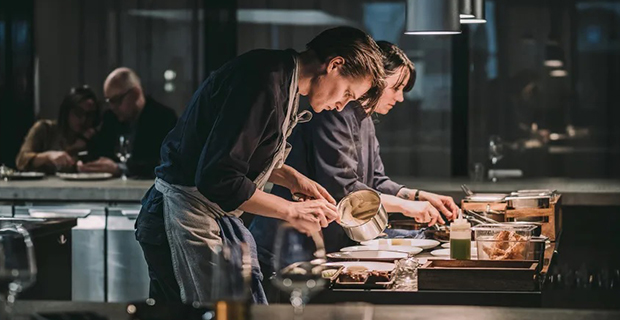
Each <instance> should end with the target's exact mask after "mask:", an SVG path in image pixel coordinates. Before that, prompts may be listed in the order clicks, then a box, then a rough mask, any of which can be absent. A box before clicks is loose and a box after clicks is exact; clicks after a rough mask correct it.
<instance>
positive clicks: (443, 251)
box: [431, 248, 478, 258]
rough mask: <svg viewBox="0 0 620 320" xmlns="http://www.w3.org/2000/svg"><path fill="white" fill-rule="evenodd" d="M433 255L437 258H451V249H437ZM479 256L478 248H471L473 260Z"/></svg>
mask: <svg viewBox="0 0 620 320" xmlns="http://www.w3.org/2000/svg"><path fill="white" fill-rule="evenodd" d="M431 254H432V255H434V256H435V257H449V256H450V249H437V250H433V251H431ZM477 255H478V250H477V249H476V248H471V256H472V258H473V257H475V256H477Z"/></svg>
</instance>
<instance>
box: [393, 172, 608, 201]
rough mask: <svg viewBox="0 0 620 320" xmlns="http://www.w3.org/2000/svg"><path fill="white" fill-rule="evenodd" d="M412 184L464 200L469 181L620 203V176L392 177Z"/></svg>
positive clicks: (480, 186)
mask: <svg viewBox="0 0 620 320" xmlns="http://www.w3.org/2000/svg"><path fill="white" fill-rule="evenodd" d="M392 179H393V180H394V181H396V182H398V183H401V184H404V185H406V186H407V187H409V188H414V189H422V190H427V191H431V192H435V193H440V194H445V195H449V196H452V197H454V198H455V200H458V201H460V200H461V199H462V198H463V196H464V193H463V191H462V190H461V185H462V184H466V185H467V186H468V187H469V188H470V189H471V190H472V191H474V192H492V193H507V192H511V191H517V190H523V189H551V190H557V191H558V192H559V193H561V194H562V205H564V206H567V205H590V206H603V205H609V206H618V205H620V180H612V179H569V178H539V179H504V180H499V181H498V182H495V183H493V182H489V181H485V182H472V181H471V180H470V179H468V178H445V179H441V178H438V179H429V178H413V177H392Z"/></svg>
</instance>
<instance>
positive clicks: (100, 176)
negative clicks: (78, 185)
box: [56, 172, 112, 181]
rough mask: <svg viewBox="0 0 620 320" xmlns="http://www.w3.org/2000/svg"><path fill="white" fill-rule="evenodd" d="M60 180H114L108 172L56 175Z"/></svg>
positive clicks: (60, 173)
mask: <svg viewBox="0 0 620 320" xmlns="http://www.w3.org/2000/svg"><path fill="white" fill-rule="evenodd" d="M56 176H58V177H59V178H60V179H64V180H84V181H87V180H106V179H110V178H112V174H111V173H107V172H81V173H62V172H58V173H56Z"/></svg>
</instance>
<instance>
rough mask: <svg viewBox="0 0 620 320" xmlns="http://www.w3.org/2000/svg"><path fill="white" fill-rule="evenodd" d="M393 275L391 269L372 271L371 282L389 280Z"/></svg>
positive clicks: (369, 279)
mask: <svg viewBox="0 0 620 320" xmlns="http://www.w3.org/2000/svg"><path fill="white" fill-rule="evenodd" d="M391 276H392V272H391V271H376V270H375V271H371V272H370V274H369V278H368V281H369V282H373V283H376V282H389V281H390V278H391Z"/></svg>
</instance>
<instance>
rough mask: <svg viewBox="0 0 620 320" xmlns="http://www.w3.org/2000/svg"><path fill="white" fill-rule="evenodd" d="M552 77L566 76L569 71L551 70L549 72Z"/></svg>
mask: <svg viewBox="0 0 620 320" xmlns="http://www.w3.org/2000/svg"><path fill="white" fill-rule="evenodd" d="M549 74H550V75H551V76H552V77H558V78H559V77H566V76H567V75H568V72H566V70H562V69H559V70H551V72H550V73H549Z"/></svg>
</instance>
